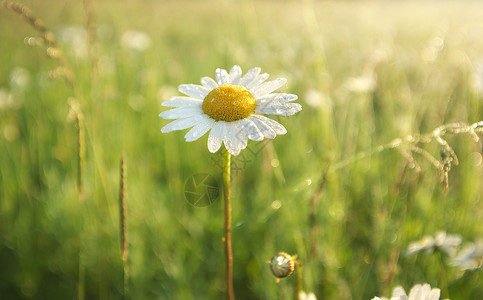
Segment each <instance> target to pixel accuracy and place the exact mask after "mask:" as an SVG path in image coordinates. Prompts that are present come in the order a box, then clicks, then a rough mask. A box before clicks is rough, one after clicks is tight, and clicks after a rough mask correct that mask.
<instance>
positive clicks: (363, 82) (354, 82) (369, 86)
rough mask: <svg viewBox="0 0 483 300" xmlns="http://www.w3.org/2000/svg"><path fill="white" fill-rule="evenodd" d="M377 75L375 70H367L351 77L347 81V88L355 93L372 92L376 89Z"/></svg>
mask: <svg viewBox="0 0 483 300" xmlns="http://www.w3.org/2000/svg"><path fill="white" fill-rule="evenodd" d="M376 86H377V75H376V74H375V73H374V72H367V74H365V75H363V76H359V77H350V78H349V79H347V81H346V82H345V87H346V88H347V90H349V91H351V92H353V93H361V94H364V93H371V92H373V91H374V90H375V89H376Z"/></svg>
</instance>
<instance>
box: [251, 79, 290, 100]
mask: <svg viewBox="0 0 483 300" xmlns="http://www.w3.org/2000/svg"><path fill="white" fill-rule="evenodd" d="M285 83H287V79H285V78H277V79H275V80H272V81H269V82H265V83H264V84H261V85H259V86H257V87H255V88H254V89H253V92H252V94H253V96H254V97H255V98H257V97H261V96H264V95H267V94H270V93H271V92H273V91H275V90H276V89H278V88H280V87H281V86H283V85H284V84H285Z"/></svg>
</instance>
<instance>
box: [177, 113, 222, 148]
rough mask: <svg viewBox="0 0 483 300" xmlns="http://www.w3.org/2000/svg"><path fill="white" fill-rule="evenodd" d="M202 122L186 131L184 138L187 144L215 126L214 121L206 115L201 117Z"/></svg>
mask: <svg viewBox="0 0 483 300" xmlns="http://www.w3.org/2000/svg"><path fill="white" fill-rule="evenodd" d="M201 117H202V120H201V121H200V122H199V123H198V124H196V125H195V126H194V127H193V128H191V129H190V131H188V133H187V134H186V135H185V136H184V138H185V140H186V141H187V142H192V141H196V140H197V139H199V138H200V137H202V136H203V135H205V133H207V132H208V130H210V129H211V128H212V127H213V124H215V120H213V119H212V118H210V117H208V116H207V115H201Z"/></svg>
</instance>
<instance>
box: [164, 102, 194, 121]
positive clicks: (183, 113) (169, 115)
mask: <svg viewBox="0 0 483 300" xmlns="http://www.w3.org/2000/svg"><path fill="white" fill-rule="evenodd" d="M201 114H203V110H202V109H201V105H199V106H186V107H179V108H173V109H170V110H167V111H163V112H162V113H160V114H159V116H160V117H162V118H163V119H179V118H188V117H192V116H196V115H201Z"/></svg>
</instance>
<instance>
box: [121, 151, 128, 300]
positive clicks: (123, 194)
mask: <svg viewBox="0 0 483 300" xmlns="http://www.w3.org/2000/svg"><path fill="white" fill-rule="evenodd" d="M120 172H121V180H120V181H121V182H120V188H119V210H120V229H121V257H122V266H123V278H124V283H123V284H124V294H123V298H124V299H126V298H127V294H128V281H129V269H128V264H127V256H128V241H127V225H126V215H127V204H126V188H127V186H126V160H125V158H124V155H123V156H121V170H120Z"/></svg>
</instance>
